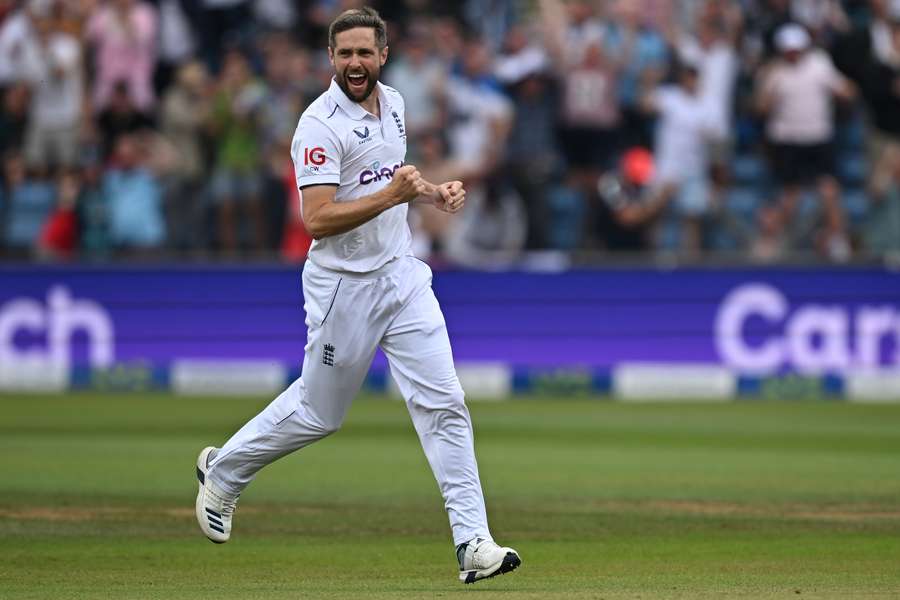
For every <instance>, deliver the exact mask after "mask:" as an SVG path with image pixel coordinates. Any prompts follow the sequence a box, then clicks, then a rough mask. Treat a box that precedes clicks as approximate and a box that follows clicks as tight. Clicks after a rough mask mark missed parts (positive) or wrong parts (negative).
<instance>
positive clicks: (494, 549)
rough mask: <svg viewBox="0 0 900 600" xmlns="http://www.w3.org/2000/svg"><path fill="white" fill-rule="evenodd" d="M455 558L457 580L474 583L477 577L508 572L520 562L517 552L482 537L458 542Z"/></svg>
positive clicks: (482, 577)
mask: <svg viewBox="0 0 900 600" xmlns="http://www.w3.org/2000/svg"><path fill="white" fill-rule="evenodd" d="M456 558H457V559H458V560H459V580H460V581H462V582H463V583H475V582H476V581H478V580H479V579H487V578H488V577H493V576H494V575H502V574H503V573H509V572H510V571H512V570H514V569H515V568H516V567H518V566H519V565H521V564H522V559H521V558H519V553H518V552H516V551H515V550H513V549H512V548H505V547H502V546H498V545H497V544H495V543H494V542H493V541H492V540H486V539H484V538H475V539H474V540H471V541H469V542H467V543H465V544H460V545H459V547H458V548H457V549H456Z"/></svg>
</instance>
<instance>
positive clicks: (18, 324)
mask: <svg viewBox="0 0 900 600" xmlns="http://www.w3.org/2000/svg"><path fill="white" fill-rule="evenodd" d="M76 332H81V333H83V334H85V336H86V338H87V341H88V362H89V366H90V367H92V368H100V369H102V368H108V367H111V366H112V365H113V362H114V361H115V332H114V329H113V323H112V319H110V317H109V313H107V312H106V310H105V309H104V308H103V307H102V306H100V305H99V304H97V303H96V302H92V301H90V300H74V299H73V298H72V295H71V293H70V292H69V290H68V289H66V288H65V287H63V286H55V287H53V288H51V289H50V291H49V292H48V293H47V304H46V306H45V305H43V304H41V303H40V302H39V301H37V300H32V299H31V298H15V299H13V300H10V301H9V302H7V303H6V304H4V305H3V306H0V366H3V367H4V368H8V369H10V370H12V369H15V368H16V367H17V366H22V367H26V366H27V367H35V366H45V367H46V368H47V369H63V370H65V371H68V370H69V368H70V367H71V365H72V351H71V341H72V338H73V337H74V336H75V334H76ZM35 338H37V339H35ZM42 338H43V339H44V340H46V342H44V343H41V341H40V340H41V339H42Z"/></svg>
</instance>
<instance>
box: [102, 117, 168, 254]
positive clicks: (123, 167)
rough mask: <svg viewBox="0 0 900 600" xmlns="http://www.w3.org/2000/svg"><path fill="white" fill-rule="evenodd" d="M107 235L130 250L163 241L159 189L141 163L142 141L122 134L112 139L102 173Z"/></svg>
mask: <svg viewBox="0 0 900 600" xmlns="http://www.w3.org/2000/svg"><path fill="white" fill-rule="evenodd" d="M103 194H104V196H105V197H106V202H107V205H108V207H109V231H110V239H111V241H112V242H113V244H115V245H116V246H117V247H118V248H120V249H121V250H124V251H127V252H129V253H132V254H134V253H136V254H147V253H148V252H149V251H151V250H153V249H158V248H160V247H161V246H162V244H163V242H165V238H166V231H165V224H164V220H163V214H162V191H161V189H160V186H159V183H158V182H157V180H156V178H155V177H154V176H153V174H152V173H151V172H150V170H149V169H148V168H147V167H146V166H145V164H144V157H143V156H142V155H141V142H140V141H139V138H138V137H137V136H135V135H134V134H128V133H126V134H123V135H121V136H119V138H118V139H117V140H116V142H115V146H114V151H113V166H112V168H111V169H109V170H108V171H107V172H106V174H105V175H104V177H103Z"/></svg>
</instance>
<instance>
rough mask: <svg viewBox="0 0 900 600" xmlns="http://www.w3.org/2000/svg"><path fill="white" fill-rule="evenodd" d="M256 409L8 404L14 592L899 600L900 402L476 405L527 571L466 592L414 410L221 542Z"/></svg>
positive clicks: (9, 593) (292, 476)
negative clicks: (225, 500) (226, 505)
mask: <svg viewBox="0 0 900 600" xmlns="http://www.w3.org/2000/svg"><path fill="white" fill-rule="evenodd" d="M264 403H265V402H264V401H259V400H231V399H229V400H218V401H216V400H209V399H204V400H201V399H185V398H173V397H168V396H162V395H147V396H91V395H81V394H76V395H71V396H68V397H64V398H58V397H57V398H51V397H23V398H14V397H9V396H7V397H0V598H3V599H19V598H35V599H38V598H40V599H46V598H53V599H57V598H59V599H63V598H72V599H76V598H77V599H79V600H83V599H90V598H116V599H132V598H214V599H216V600H224V599H229V598H241V599H249V598H265V599H267V600H269V599H280V598H291V599H297V598H385V599H387V598H391V599H393V598H433V597H442V598H445V597H458V598H461V597H464V595H471V594H474V596H467V597H472V598H479V599H488V598H499V599H504V600H506V599H510V600H512V599H518V598H533V599H543V598H576V599H579V598H592V599H599V598H605V599H614V598H684V599H688V598H730V597H736V598H748V599H749V598H754V599H755V598H764V599H765V598H797V597H800V598H842V599H843V598H898V597H900V406H854V405H845V404H836V403H802V404H801V403H794V404H791V403H778V404H776V403H743V404H741V403H738V404H731V405H716V406H709V405H691V404H681V405H652V404H651V405H634V406H631V405H620V404H612V403H607V402H598V401H587V400H583V401H578V402H570V401H561V400H552V399H542V400H525V401H520V402H511V403H505V404H488V403H485V404H482V403H474V402H473V403H471V410H472V414H473V418H474V421H475V427H476V438H477V451H478V456H479V462H480V467H481V472H482V480H483V482H484V487H485V493H486V496H487V500H488V510H489V515H490V518H491V524H492V529H493V533H494V535H495V536H496V537H497V539H498V541H501V542H503V543H506V544H510V545H513V546H515V547H516V548H517V549H518V550H519V551H520V552H521V554H522V556H523V559H524V565H523V566H522V568H521V569H520V570H518V571H517V572H516V573H514V574H512V575H508V576H503V577H497V578H495V579H492V580H489V581H484V582H480V583H479V584H476V585H475V586H468V587H465V586H462V585H461V584H460V583H459V582H458V581H457V580H456V573H455V569H456V566H455V561H454V555H453V548H452V544H451V541H450V537H449V526H448V524H447V518H446V515H445V514H444V512H443V509H442V501H441V499H440V496H439V494H438V491H437V486H436V485H435V483H434V480H433V478H432V476H431V472H430V471H429V469H428V466H427V463H426V462H425V458H424V456H423V454H422V451H421V449H420V448H419V445H418V441H417V438H416V436H415V433H414V431H413V429H412V425H411V424H410V422H409V417H408V415H407V414H406V412H405V409H404V407H403V405H402V404H401V403H399V402H389V401H383V400H381V401H379V400H372V399H369V400H364V401H363V400H361V401H358V402H357V403H356V404H355V405H354V407H353V409H352V410H351V412H350V415H349V417H348V420H347V423H346V425H345V427H344V429H343V430H342V431H341V432H340V433H338V434H337V435H335V436H332V437H330V438H328V439H326V440H324V441H322V442H320V443H318V444H315V445H313V446H311V447H309V448H307V449H305V450H303V451H301V452H299V453H297V454H294V455H292V456H290V457H288V458H285V459H283V460H282V461H280V462H278V463H276V464H274V465H272V466H271V467H269V468H268V469H266V470H264V471H263V472H262V473H261V474H260V476H259V477H258V478H257V481H256V482H255V483H254V484H253V485H252V486H251V487H250V488H248V490H247V491H246V492H245V494H244V496H243V497H242V499H241V504H240V506H239V509H238V512H237V516H236V520H235V526H236V527H235V534H234V537H233V538H232V541H231V542H230V543H228V544H226V545H224V546H216V545H213V544H210V543H209V542H207V541H206V540H205V539H204V538H203V537H202V536H201V534H200V533H199V530H198V529H197V526H196V524H195V522H194V517H193V501H194V495H195V493H196V484H195V481H194V479H193V462H194V460H195V457H196V454H197V452H198V451H199V450H200V448H202V447H203V446H204V445H207V444H211V443H212V444H221V443H222V442H223V441H224V440H225V439H226V437H227V436H228V435H229V434H230V433H232V432H233V431H234V430H235V429H236V428H237V427H238V426H239V425H241V424H242V423H243V422H244V421H245V420H246V419H248V418H249V417H250V416H252V415H253V414H255V412H256V411H257V410H258V409H260V408H261V407H262V406H263V405H264Z"/></svg>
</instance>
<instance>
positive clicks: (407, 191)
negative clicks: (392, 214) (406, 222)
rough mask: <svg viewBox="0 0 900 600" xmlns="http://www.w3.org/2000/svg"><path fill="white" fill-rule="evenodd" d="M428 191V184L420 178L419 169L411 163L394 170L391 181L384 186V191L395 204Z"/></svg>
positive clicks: (413, 198)
mask: <svg viewBox="0 0 900 600" xmlns="http://www.w3.org/2000/svg"><path fill="white" fill-rule="evenodd" d="M427 191H428V184H426V183H425V180H424V179H422V175H421V174H420V173H419V170H418V169H416V168H415V167H414V166H412V165H404V166H402V167H400V168H399V169H397V170H396V171H394V177H393V179H392V180H391V183H390V184H389V185H388V186H387V187H386V188H385V192H386V193H387V194H389V195H390V196H391V198H393V199H394V200H395V201H396V202H397V204H402V203H404V202H410V201H411V200H415V199H416V198H418V197H419V196H422V195H424V194H425V193H426V192H427Z"/></svg>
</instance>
